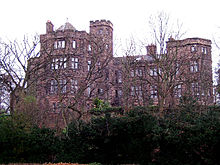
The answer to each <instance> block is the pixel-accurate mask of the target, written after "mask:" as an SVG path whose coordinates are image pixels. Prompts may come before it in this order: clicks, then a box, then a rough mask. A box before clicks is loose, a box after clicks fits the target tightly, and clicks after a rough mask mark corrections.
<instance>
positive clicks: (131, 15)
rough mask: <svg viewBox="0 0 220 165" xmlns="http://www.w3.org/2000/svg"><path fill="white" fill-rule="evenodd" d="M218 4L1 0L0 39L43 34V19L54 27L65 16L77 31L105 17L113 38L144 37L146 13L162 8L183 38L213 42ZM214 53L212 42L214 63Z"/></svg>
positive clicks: (219, 13) (190, 0) (156, 0)
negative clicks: (178, 26) (179, 25)
mask: <svg viewBox="0 0 220 165" xmlns="http://www.w3.org/2000/svg"><path fill="white" fill-rule="evenodd" d="M219 6H220V1H219V0H209V1H207V0H184V1H178V0H151V1H148V0H108V1H107V0H2V1H1V3H0V38H3V39H4V38H9V39H15V38H20V37H21V36H23V35H24V34H28V35H34V34H36V33H37V34H43V33H45V31H46V26H45V24H46V21H47V20H51V21H52V23H53V24H54V26H55V28H58V27H59V26H61V25H62V24H64V23H65V22H66V20H67V18H68V20H69V22H70V23H71V24H72V25H73V26H74V27H75V28H76V29H77V30H86V31H88V30H89V21H90V20H97V19H107V20H110V21H111V22H112V23H113V24H114V37H115V38H122V41H123V39H124V38H129V36H131V35H133V36H134V37H136V38H137V39H140V40H144V39H146V38H147V36H148V33H149V28H148V18H149V16H150V15H152V14H156V13H157V12H160V11H164V12H166V13H168V14H169V15H170V16H171V18H172V19H173V20H176V19H178V20H179V21H180V22H182V23H183V27H184V30H185V31H186V32H187V33H186V34H185V36H184V38H189V37H200V38H207V39H211V40H212V41H213V38H216V39H218V38H220V28H219V27H220V20H219V16H220V10H219ZM218 31H219V32H218ZM219 41H220V40H219ZM218 54H219V52H218V51H217V50H216V49H215V48H214V45H213V62H214V63H216V61H217V57H218Z"/></svg>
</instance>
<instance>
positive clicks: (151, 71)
mask: <svg viewBox="0 0 220 165" xmlns="http://www.w3.org/2000/svg"><path fill="white" fill-rule="evenodd" d="M150 76H157V68H151V69H150Z"/></svg>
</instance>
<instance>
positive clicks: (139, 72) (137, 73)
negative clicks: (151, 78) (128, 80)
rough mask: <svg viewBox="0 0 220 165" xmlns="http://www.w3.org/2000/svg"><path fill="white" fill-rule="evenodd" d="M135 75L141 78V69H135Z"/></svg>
mask: <svg viewBox="0 0 220 165" xmlns="http://www.w3.org/2000/svg"><path fill="white" fill-rule="evenodd" d="M136 75H137V76H140V77H142V76H143V72H142V70H141V69H136Z"/></svg>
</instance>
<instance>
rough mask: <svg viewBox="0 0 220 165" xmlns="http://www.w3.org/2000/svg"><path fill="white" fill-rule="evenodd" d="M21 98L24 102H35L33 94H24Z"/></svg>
mask: <svg viewBox="0 0 220 165" xmlns="http://www.w3.org/2000/svg"><path fill="white" fill-rule="evenodd" d="M23 99H24V103H36V97H34V96H26V97H24V98H23Z"/></svg>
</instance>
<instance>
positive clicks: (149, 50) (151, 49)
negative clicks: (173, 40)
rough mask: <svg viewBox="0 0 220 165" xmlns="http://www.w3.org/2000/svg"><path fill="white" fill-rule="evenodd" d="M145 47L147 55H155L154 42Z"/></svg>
mask: <svg viewBox="0 0 220 165" xmlns="http://www.w3.org/2000/svg"><path fill="white" fill-rule="evenodd" d="M146 48H147V55H155V54H157V46H156V45H154V44H151V45H148V46H146Z"/></svg>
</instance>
